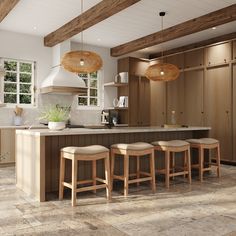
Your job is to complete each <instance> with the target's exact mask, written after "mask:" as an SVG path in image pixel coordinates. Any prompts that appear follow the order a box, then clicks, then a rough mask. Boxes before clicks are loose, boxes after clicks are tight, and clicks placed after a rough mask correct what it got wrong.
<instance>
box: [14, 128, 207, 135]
mask: <svg viewBox="0 0 236 236" xmlns="http://www.w3.org/2000/svg"><path fill="white" fill-rule="evenodd" d="M210 129H211V128H210V127H197V126H196V127H195V126H191V127H181V128H163V127H160V126H150V127H125V128H124V127H122V128H112V129H89V128H66V129H63V130H60V131H52V130H49V129H32V130H31V129H27V130H26V129H18V130H16V134H23V135H32V136H59V135H83V134H112V133H145V132H171V131H194V130H196V131H197V130H210Z"/></svg>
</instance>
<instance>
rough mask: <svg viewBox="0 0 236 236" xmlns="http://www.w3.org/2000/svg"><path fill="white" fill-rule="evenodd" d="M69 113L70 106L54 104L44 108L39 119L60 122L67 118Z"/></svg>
mask: <svg viewBox="0 0 236 236" xmlns="http://www.w3.org/2000/svg"><path fill="white" fill-rule="evenodd" d="M69 114H70V107H61V106H59V105H54V106H49V107H47V108H45V109H44V111H43V112H42V115H41V117H40V118H39V119H45V120H47V121H49V122H62V121H66V120H68V119H69Z"/></svg>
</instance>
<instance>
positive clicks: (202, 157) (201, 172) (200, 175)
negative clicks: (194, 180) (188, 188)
mask: <svg viewBox="0 0 236 236" xmlns="http://www.w3.org/2000/svg"><path fill="white" fill-rule="evenodd" d="M198 155H199V179H200V181H201V182H202V181H203V163H204V149H203V148H202V147H200V148H199V149H198Z"/></svg>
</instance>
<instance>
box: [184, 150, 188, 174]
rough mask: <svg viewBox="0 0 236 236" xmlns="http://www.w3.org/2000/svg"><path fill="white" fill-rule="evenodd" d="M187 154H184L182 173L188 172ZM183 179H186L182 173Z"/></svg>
mask: <svg viewBox="0 0 236 236" xmlns="http://www.w3.org/2000/svg"><path fill="white" fill-rule="evenodd" d="M187 159H188V153H187V151H185V152H184V171H186V170H188V162H187ZM184 178H186V174H185V173H184Z"/></svg>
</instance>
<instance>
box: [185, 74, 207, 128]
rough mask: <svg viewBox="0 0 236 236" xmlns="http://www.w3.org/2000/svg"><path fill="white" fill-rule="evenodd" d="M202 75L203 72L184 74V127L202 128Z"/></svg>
mask: <svg viewBox="0 0 236 236" xmlns="http://www.w3.org/2000/svg"><path fill="white" fill-rule="evenodd" d="M203 74H204V70H194V71H188V72H185V75H184V91H185V92H184V93H185V99H184V113H185V116H184V117H185V124H186V125H191V126H203Z"/></svg>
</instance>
